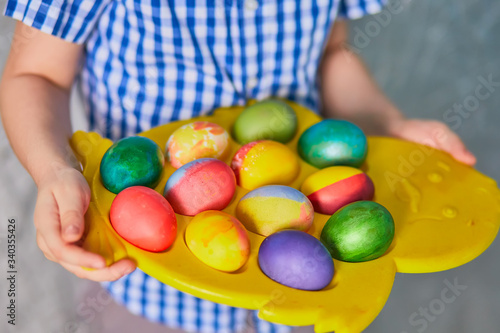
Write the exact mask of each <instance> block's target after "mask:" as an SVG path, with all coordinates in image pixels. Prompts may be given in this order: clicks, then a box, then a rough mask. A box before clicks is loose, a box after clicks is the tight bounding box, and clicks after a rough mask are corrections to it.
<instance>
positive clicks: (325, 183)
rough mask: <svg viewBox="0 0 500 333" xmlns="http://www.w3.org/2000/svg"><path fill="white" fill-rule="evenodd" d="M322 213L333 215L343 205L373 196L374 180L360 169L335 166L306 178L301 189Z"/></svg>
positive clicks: (369, 198)
mask: <svg viewBox="0 0 500 333" xmlns="http://www.w3.org/2000/svg"><path fill="white" fill-rule="evenodd" d="M300 190H301V191H302V193H304V194H305V195H306V196H307V197H308V198H309V200H311V203H312V204H313V206H314V210H315V211H316V212H317V213H320V214H327V215H332V214H333V213H335V212H336V211H337V210H338V209H340V208H342V207H343V206H345V205H347V204H349V203H351V202H354V201H360V200H371V199H372V198H373V193H374V187H373V182H372V180H371V179H370V177H368V175H366V174H365V173H364V172H362V171H361V170H359V169H356V168H351V167H347V166H333V167H329V168H325V169H322V170H319V171H317V172H315V173H313V174H312V175H310V176H309V177H307V178H306V180H305V181H304V183H302V187H301V189H300Z"/></svg>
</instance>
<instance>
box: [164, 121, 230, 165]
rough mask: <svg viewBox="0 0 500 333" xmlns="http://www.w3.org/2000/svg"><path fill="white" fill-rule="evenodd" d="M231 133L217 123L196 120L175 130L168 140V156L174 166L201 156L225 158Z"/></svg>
mask: <svg viewBox="0 0 500 333" xmlns="http://www.w3.org/2000/svg"><path fill="white" fill-rule="evenodd" d="M228 148H229V134H228V133H227V132H226V130H225V129H224V128H223V127H222V126H220V125H217V124H214V123H210V122H208V121H195V122H193V123H190V124H187V125H184V126H181V127H179V128H178V129H177V130H175V131H174V132H173V133H172V135H170V137H169V139H168V141H167V147H166V151H167V157H168V160H169V161H170V164H172V166H173V167H174V168H176V169H177V168H180V167H181V166H183V165H184V164H186V163H189V162H191V161H194V160H196V159H199V158H224V157H225V156H226V154H227V153H228V151H229V149H228Z"/></svg>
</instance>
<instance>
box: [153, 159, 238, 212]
mask: <svg viewBox="0 0 500 333" xmlns="http://www.w3.org/2000/svg"><path fill="white" fill-rule="evenodd" d="M235 191H236V179H235V177H234V173H233V171H232V170H231V168H230V167H229V166H228V165H227V164H226V163H224V162H222V161H220V160H218V159H215V158H200V159H198V160H194V161H192V162H189V163H188V164H185V165H183V166H182V167H180V168H179V169H177V170H176V171H175V172H174V173H173V174H172V175H171V176H170V177H169V178H168V180H167V183H166V184H165V189H164V192H163V195H164V196H165V198H166V199H167V200H168V202H169V203H170V204H171V205H172V207H173V209H174V211H175V212H176V213H177V214H182V215H188V216H194V215H196V214H198V213H200V212H202V211H204V210H210V209H214V210H222V209H224V208H226V207H227V205H229V203H230V202H231V200H232V199H233V196H234V192H235Z"/></svg>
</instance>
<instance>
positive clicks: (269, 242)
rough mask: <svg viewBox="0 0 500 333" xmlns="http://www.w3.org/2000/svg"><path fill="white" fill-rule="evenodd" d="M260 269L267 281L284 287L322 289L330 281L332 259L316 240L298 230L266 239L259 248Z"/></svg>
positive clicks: (279, 233)
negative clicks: (269, 280) (270, 280)
mask: <svg viewBox="0 0 500 333" xmlns="http://www.w3.org/2000/svg"><path fill="white" fill-rule="evenodd" d="M258 260H259V266H260V269H261V270H262V272H263V273H264V274H266V275H267V276H268V277H269V278H270V279H272V280H274V281H276V282H278V283H281V284H282V285H285V286H287V287H291V288H295V289H301V290H321V289H323V288H325V287H326V286H327V285H328V284H329V283H330V282H331V281H332V278H333V273H334V267H333V260H332V257H331V256H330V253H329V252H328V250H327V249H326V247H325V246H324V245H323V244H322V243H321V242H320V241H319V240H318V239H316V238H315V237H313V236H311V235H309V234H308V233H305V232H303V231H298V230H282V231H279V232H277V233H274V234H272V235H270V236H268V237H267V238H266V239H264V241H263V242H262V244H261V245H260V249H259V257H258Z"/></svg>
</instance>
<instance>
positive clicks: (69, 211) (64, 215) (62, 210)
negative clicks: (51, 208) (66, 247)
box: [54, 186, 90, 243]
mask: <svg viewBox="0 0 500 333" xmlns="http://www.w3.org/2000/svg"><path fill="white" fill-rule="evenodd" d="M54 197H55V200H56V201H57V206H58V208H59V218H60V222H61V236H62V238H63V239H64V241H66V242H68V243H73V242H76V241H78V240H79V239H80V238H81V237H82V235H83V231H84V229H85V220H84V215H85V212H86V210H87V207H88V204H89V200H90V193H87V192H86V191H83V190H82V189H80V187H79V186H74V187H72V188H71V189H70V190H69V191H68V190H67V189H64V188H63V189H59V188H56V189H55V190H54Z"/></svg>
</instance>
